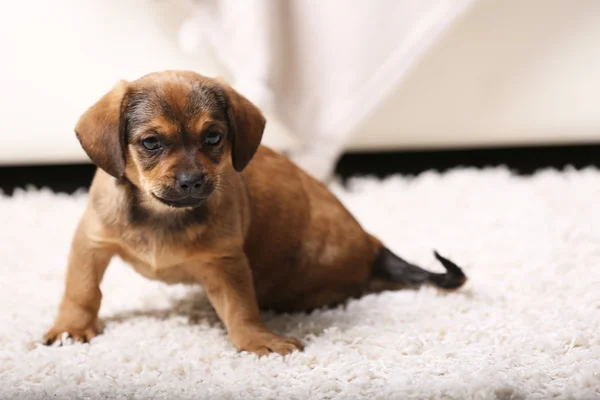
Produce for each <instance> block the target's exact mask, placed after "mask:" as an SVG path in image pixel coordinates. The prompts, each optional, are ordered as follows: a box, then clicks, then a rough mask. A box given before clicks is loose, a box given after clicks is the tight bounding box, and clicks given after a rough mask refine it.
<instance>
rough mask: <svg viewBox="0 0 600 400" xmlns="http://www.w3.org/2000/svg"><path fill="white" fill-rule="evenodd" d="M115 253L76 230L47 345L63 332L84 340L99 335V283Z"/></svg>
mask: <svg viewBox="0 0 600 400" xmlns="http://www.w3.org/2000/svg"><path fill="white" fill-rule="evenodd" d="M112 256H113V253H112V252H110V251H109V250H108V249H106V248H100V247H98V245H97V244H95V243H92V242H91V241H90V240H89V239H88V237H87V235H86V234H85V232H84V231H83V229H82V227H81V226H80V227H79V228H78V229H77V233H76V234H75V238H74V239H73V243H72V245H71V253H70V254H69V264H68V268H67V277H66V282H65V292H64V295H63V298H62V301H61V303H60V307H59V310H58V316H57V318H56V320H55V321H54V325H53V327H52V329H50V330H49V331H48V332H47V333H46V335H44V341H45V343H46V344H51V343H53V342H55V341H56V340H60V339H61V336H62V334H63V333H67V334H68V335H69V336H70V337H71V338H72V339H73V340H75V341H83V342H87V341H89V340H91V339H92V338H93V337H94V336H96V335H97V334H98V327H97V320H98V311H99V310H100V301H101V299H102V293H101V292H100V282H101V281H102V277H103V276H104V272H105V271H106V267H107V266H108V263H109V262H110V259H111V258H112Z"/></svg>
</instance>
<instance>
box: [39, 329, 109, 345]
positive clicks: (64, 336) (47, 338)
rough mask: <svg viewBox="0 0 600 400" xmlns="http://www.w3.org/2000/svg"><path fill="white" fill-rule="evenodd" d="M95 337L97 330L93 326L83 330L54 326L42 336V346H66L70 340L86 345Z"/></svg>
mask: <svg viewBox="0 0 600 400" xmlns="http://www.w3.org/2000/svg"><path fill="white" fill-rule="evenodd" d="M96 335H98V329H96V327H93V326H90V327H87V328H83V329H81V328H80V329H77V328H62V327H59V326H55V327H53V328H52V329H50V330H49V331H48V332H47V333H46V334H45V335H44V344H45V345H46V346H49V345H51V344H53V343H56V342H58V343H59V344H60V345H64V344H66V342H67V340H71V341H72V342H81V343H88V342H89V341H90V340H92V339H93V338H94V337H95V336H96Z"/></svg>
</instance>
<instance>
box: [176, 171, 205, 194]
mask: <svg viewBox="0 0 600 400" xmlns="http://www.w3.org/2000/svg"><path fill="white" fill-rule="evenodd" d="M203 181H204V176H203V175H202V174H197V173H189V172H184V173H181V174H178V175H177V184H178V185H179V187H180V188H181V189H182V190H183V191H184V192H187V193H190V194H196V193H198V192H200V190H201V189H202V183H203Z"/></svg>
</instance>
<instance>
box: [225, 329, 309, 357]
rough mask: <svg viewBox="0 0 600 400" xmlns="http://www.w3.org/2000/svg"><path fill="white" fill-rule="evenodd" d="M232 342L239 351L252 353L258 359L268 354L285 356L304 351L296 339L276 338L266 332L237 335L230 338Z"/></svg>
mask: <svg viewBox="0 0 600 400" xmlns="http://www.w3.org/2000/svg"><path fill="white" fill-rule="evenodd" d="M232 341H233V344H234V345H235V346H236V347H237V349H238V350H239V351H247V352H249V353H254V354H256V355H258V356H259V357H260V356H264V355H267V354H269V353H279V354H281V355H286V354H290V353H292V352H294V351H296V350H299V351H302V350H303V349H304V345H303V344H302V342H301V341H299V340H298V339H296V338H292V337H282V336H278V335H276V334H274V333H272V332H268V331H267V332H255V331H250V332H246V333H243V334H238V335H236V337H235V338H232Z"/></svg>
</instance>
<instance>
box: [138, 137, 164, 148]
mask: <svg viewBox="0 0 600 400" xmlns="http://www.w3.org/2000/svg"><path fill="white" fill-rule="evenodd" d="M142 146H144V148H145V149H146V150H158V149H160V148H161V147H162V145H161V144H160V140H158V138H157V137H154V136H153V137H149V138H146V139H144V140H142Z"/></svg>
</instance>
